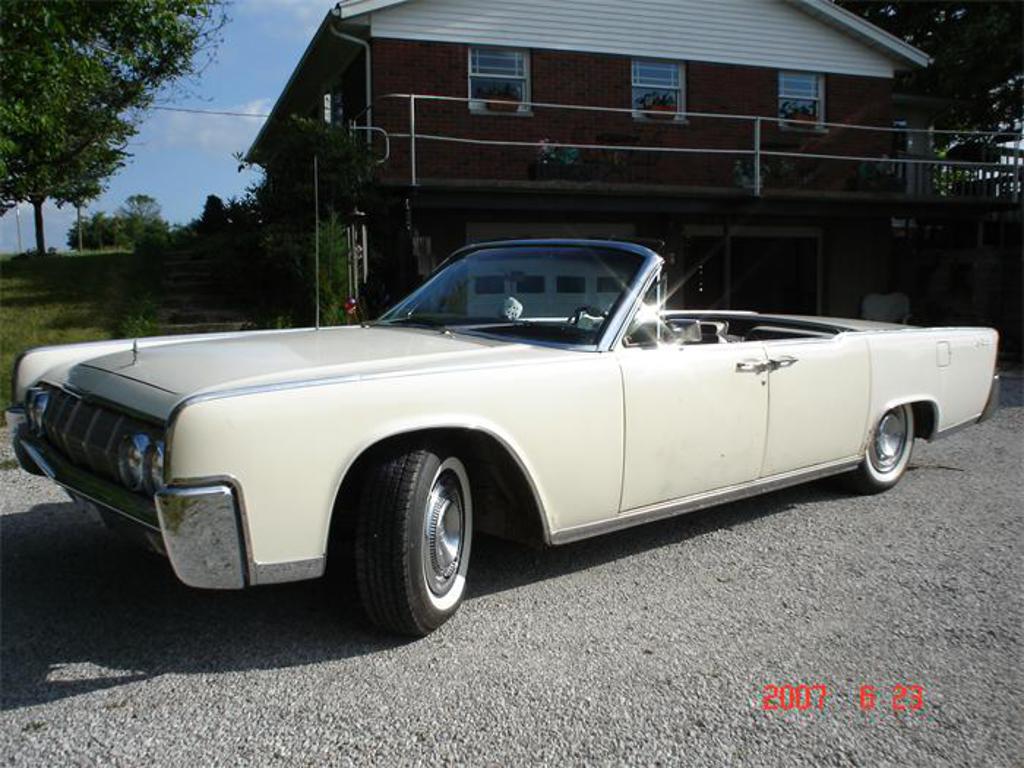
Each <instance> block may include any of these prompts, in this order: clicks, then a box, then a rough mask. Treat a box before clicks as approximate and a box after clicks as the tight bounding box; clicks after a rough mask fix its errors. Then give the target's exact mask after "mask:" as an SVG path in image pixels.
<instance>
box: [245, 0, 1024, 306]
mask: <svg viewBox="0 0 1024 768" xmlns="http://www.w3.org/2000/svg"><path fill="white" fill-rule="evenodd" d="M928 63H929V60H928V57H927V56H926V55H925V54H923V53H922V52H921V51H919V50H917V49H915V48H913V47H911V46H909V45H907V44H906V43H904V42H902V41H900V40H898V39H896V38H894V37H892V36H891V35H889V34H887V33H885V32H884V31H882V30H880V29H878V28H876V27H874V26H872V25H871V24H869V23H867V22H866V21H864V20H863V19H861V18H859V17H857V16H854V15H853V14H850V13H848V12H846V11H844V10H843V9H841V8H838V7H836V6H835V5H834V4H833V3H832V2H830V1H829V0H717V1H716V2H713V3H711V2H707V0H675V1H674V2H672V3H668V2H665V0H631V2H623V1H622V0H559V2H557V3H553V2H550V0H546V1H545V2H541V0H521V1H520V2H516V3H497V2H493V0H345V1H344V2H341V3H339V4H338V5H337V6H335V8H334V9H333V10H331V11H330V12H329V13H328V14H327V15H326V17H325V19H324V21H323V23H322V25H321V27H320V28H319V30H318V32H317V33H316V35H315V37H314V38H313V40H312V42H311V43H310V45H309V47H308V49H307V50H306V52H305V54H304V56H303V58H302V60H301V61H300V63H299V65H298V67H297V69H296V70H295V72H294V73H293V75H292V77H291V79H290V80H289V82H288V84H287V86H286V87H285V90H284V92H283V93H282V94H281V96H280V98H279V99H278V101H277V104H276V105H275V107H274V111H273V114H272V116H271V118H270V119H269V120H268V122H267V123H266V125H265V126H264V128H263V130H262V131H261V133H260V135H259V136H258V137H257V139H256V142H255V144H254V147H256V146H260V147H270V146H272V143H273V141H274V135H275V132H276V131H278V130H280V124H281V123H280V118H281V117H283V116H285V115H289V114H301V115H309V116H314V117H318V118H319V117H321V116H322V118H323V119H325V120H327V121H329V122H332V123H337V124H338V125H339V126H343V127H349V128H352V129H354V130H357V131H360V132H361V133H363V134H365V135H366V136H367V137H368V140H370V141H372V143H373V146H374V151H375V153H376V154H377V155H378V156H380V157H381V164H380V166H379V172H378V184H379V187H380V189H381V191H382V193H383V194H384V195H385V199H386V200H388V201H389V210H388V213H386V214H383V219H384V220H383V221H377V222H375V224H376V226H372V227H371V230H372V231H373V232H374V233H375V235H374V236H373V242H372V243H371V251H372V252H374V253H376V254H380V255H382V256H383V261H382V264H383V267H382V271H383V272H384V273H385V274H384V278H385V279H386V280H387V281H388V282H389V283H390V284H391V285H392V286H393V288H394V290H395V291H397V290H400V289H401V288H404V287H407V286H408V285H410V284H412V283H414V282H415V281H416V280H417V279H418V278H419V277H420V276H422V275H423V274H425V273H426V272H427V271H429V269H431V268H432V267H433V266H434V265H435V264H436V263H437V261H438V260H440V259H441V258H443V257H444V256H445V255H447V254H448V253H449V252H450V251H452V250H454V249H455V248H457V247H459V246H461V245H463V244H465V243H467V242H473V241H480V240H490V239H497V238H505V237H526V236H572V237H622V238H636V239H645V240H651V241H657V242H658V244H659V249H660V251H661V252H662V253H663V255H665V256H666V258H667V260H668V262H669V275H670V279H671V280H672V281H673V282H674V283H675V285H676V292H675V294H674V299H673V300H674V302H675V303H676V304H678V305H680V306H687V307H725V308H728V307H731V308H746V309H756V310H762V311H788V312H798V313H822V314H835V315H847V316H857V315H859V314H860V312H861V302H862V299H863V297H864V296H865V295H867V294H869V293H884V292H887V291H890V290H894V289H899V288H903V289H904V290H909V289H907V283H908V281H913V280H914V279H916V278H915V276H914V273H913V269H911V268H910V267H908V265H907V263H905V262H900V263H899V264H896V263H894V258H893V249H894V243H897V242H898V241H897V240H896V239H895V238H894V236H893V232H894V223H897V224H898V223H901V222H902V223H903V225H904V226H905V227H909V226H910V224H907V222H910V223H912V224H913V225H914V226H915V227H916V226H918V225H920V226H921V227H925V226H927V224H928V222H934V221H942V222H947V223H948V222H963V223H965V225H966V226H968V227H978V226H981V225H982V223H983V222H984V221H985V220H987V217H990V216H991V215H992V212H993V211H998V210H1001V209H1009V208H1013V207H1014V206H1015V205H1017V203H1018V201H1019V194H1020V168H1019V167H1014V166H1006V165H1002V164H998V163H956V162H949V161H945V160H944V161H939V160H938V159H937V158H935V157H934V156H933V155H931V154H929V152H928V151H925V152H924V153H923V154H922V153H921V151H920V146H917V147H916V151H915V152H912V151H910V150H911V148H912V147H911V145H914V144H916V145H921V144H922V142H923V139H926V138H928V136H927V129H926V128H920V129H918V130H916V131H915V130H913V126H906V124H905V123H900V122H899V121H900V120H901V119H902V117H903V115H902V113H901V112H900V109H901V107H900V106H899V104H900V103H899V102H898V101H895V102H894V99H893V79H894V77H895V75H896V74H897V73H898V72H900V71H904V70H908V69H911V68H915V67H923V66H927V65H928ZM894 125H896V126H904V127H897V128H894ZM896 247H898V245H897V246H896ZM910 292H912V291H910ZM911 298H912V300H913V299H914V298H915V297H914V296H912V297H911Z"/></svg>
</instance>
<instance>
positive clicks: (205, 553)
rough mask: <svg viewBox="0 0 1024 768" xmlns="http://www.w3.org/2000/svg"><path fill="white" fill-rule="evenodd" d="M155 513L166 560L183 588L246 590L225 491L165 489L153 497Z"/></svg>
mask: <svg viewBox="0 0 1024 768" xmlns="http://www.w3.org/2000/svg"><path fill="white" fill-rule="evenodd" d="M156 509H157V516H158V518H159V520H160V528H161V530H162V531H163V538H164V548H165V549H166V550H167V557H168V559H170V561H171V566H172V567H173V568H174V573H175V575H177V577H178V578H179V579H180V580H181V581H182V582H183V583H185V584H187V585H188V586H190V587H197V588H199V589H242V588H243V587H245V583H246V574H245V570H246V558H245V546H244V544H243V538H242V531H241V521H240V516H239V513H238V507H237V505H236V504H235V497H234V493H233V491H232V489H231V488H230V487H229V486H227V485H212V486H207V487H202V488H167V489H166V490H163V491H160V492H159V493H157V494H156Z"/></svg>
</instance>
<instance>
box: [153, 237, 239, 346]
mask: <svg viewBox="0 0 1024 768" xmlns="http://www.w3.org/2000/svg"><path fill="white" fill-rule="evenodd" d="M163 270H164V274H163V278H162V280H161V298H160V307H159V308H158V310H157V322H158V323H159V325H160V332H161V333H162V334H168V335H176V334H186V333H224V332H231V331H240V330H243V329H244V328H246V327H249V325H250V324H249V322H248V321H247V319H246V317H245V316H244V315H243V314H242V313H241V312H239V311H238V310H235V309H231V308H229V307H226V306H225V303H226V295H227V291H225V290H224V287H223V286H222V285H221V284H220V282H219V281H218V280H217V278H216V277H215V275H216V265H215V263H214V262H213V261H212V260H211V259H210V258H208V257H206V256H203V255H199V254H194V253H191V252H188V251H177V252H174V253H170V254H167V255H166V256H164V259H163Z"/></svg>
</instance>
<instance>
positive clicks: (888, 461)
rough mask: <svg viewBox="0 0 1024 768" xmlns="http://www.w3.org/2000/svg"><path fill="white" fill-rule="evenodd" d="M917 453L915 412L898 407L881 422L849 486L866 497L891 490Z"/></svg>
mask: <svg viewBox="0 0 1024 768" xmlns="http://www.w3.org/2000/svg"><path fill="white" fill-rule="evenodd" d="M913 451H914V409H913V408H911V407H910V406H909V405H898V406H896V407H895V408H893V409H891V410H889V411H886V412H885V413H884V414H883V415H882V418H881V419H879V420H878V424H876V425H875V428H874V430H873V431H872V433H871V439H870V441H869V442H868V448H867V451H865V453H864V460H863V461H862V462H861V463H860V466H858V467H857V469H855V470H854V471H853V472H851V473H850V474H849V475H847V476H846V477H847V480H848V484H849V485H850V487H851V488H852V489H853V490H854V491H856V492H858V493H863V494H872V493H881V492H882V491H887V490H889V489H890V488H892V487H893V486H894V485H896V483H898V482H899V481H900V478H901V477H903V473H904V472H906V471H907V465H908V464H909V463H910V455H911V453H913Z"/></svg>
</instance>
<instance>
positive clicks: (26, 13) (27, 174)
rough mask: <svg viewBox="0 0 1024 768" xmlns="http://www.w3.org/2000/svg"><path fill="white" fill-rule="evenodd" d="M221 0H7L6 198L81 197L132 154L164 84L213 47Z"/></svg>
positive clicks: (0, 78)
mask: <svg viewBox="0 0 1024 768" xmlns="http://www.w3.org/2000/svg"><path fill="white" fill-rule="evenodd" d="M224 21H225V17H224V15H223V12H222V10H221V5H220V0H133V2H130V3H122V2H103V1H100V0H8V1H7V2H6V3H5V7H4V23H3V26H2V27H0V57H2V60H3V66H2V67H0V201H2V204H3V206H9V205H11V204H14V203H17V202H20V201H28V202H31V203H32V206H33V208H34V210H35V226H36V248H37V250H38V251H39V252H40V253H42V252H44V251H45V247H46V243H45V239H44V235H43V203H44V202H45V201H46V200H47V199H53V200H55V201H56V202H57V204H58V205H62V204H64V203H74V204H81V203H83V202H85V201H86V200H88V199H91V198H93V197H95V196H97V195H98V194H99V193H100V191H101V190H102V186H103V183H104V181H105V180H106V179H107V178H108V177H109V176H110V175H111V174H112V173H114V171H116V170H117V169H118V168H119V167H120V166H121V165H122V164H123V163H124V161H125V159H126V158H127V157H128V152H127V150H126V146H127V141H128V139H129V138H130V137H131V136H133V135H134V134H135V132H136V130H137V124H138V121H139V118H140V116H141V114H142V112H143V110H144V109H145V108H146V107H148V106H150V105H151V104H152V102H153V100H154V99H155V98H156V97H157V95H158V94H159V93H161V92H162V90H163V89H165V88H167V87H169V86H170V85H171V84H173V83H175V82H177V81H179V80H180V79H181V78H182V77H185V76H187V75H189V74H192V73H194V72H195V71H196V69H197V66H198V65H197V59H198V58H199V55H200V54H201V53H203V52H210V51H212V49H213V47H214V45H215V43H216V42H217V34H218V32H219V30H220V29H221V27H222V25H223V23H224Z"/></svg>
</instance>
